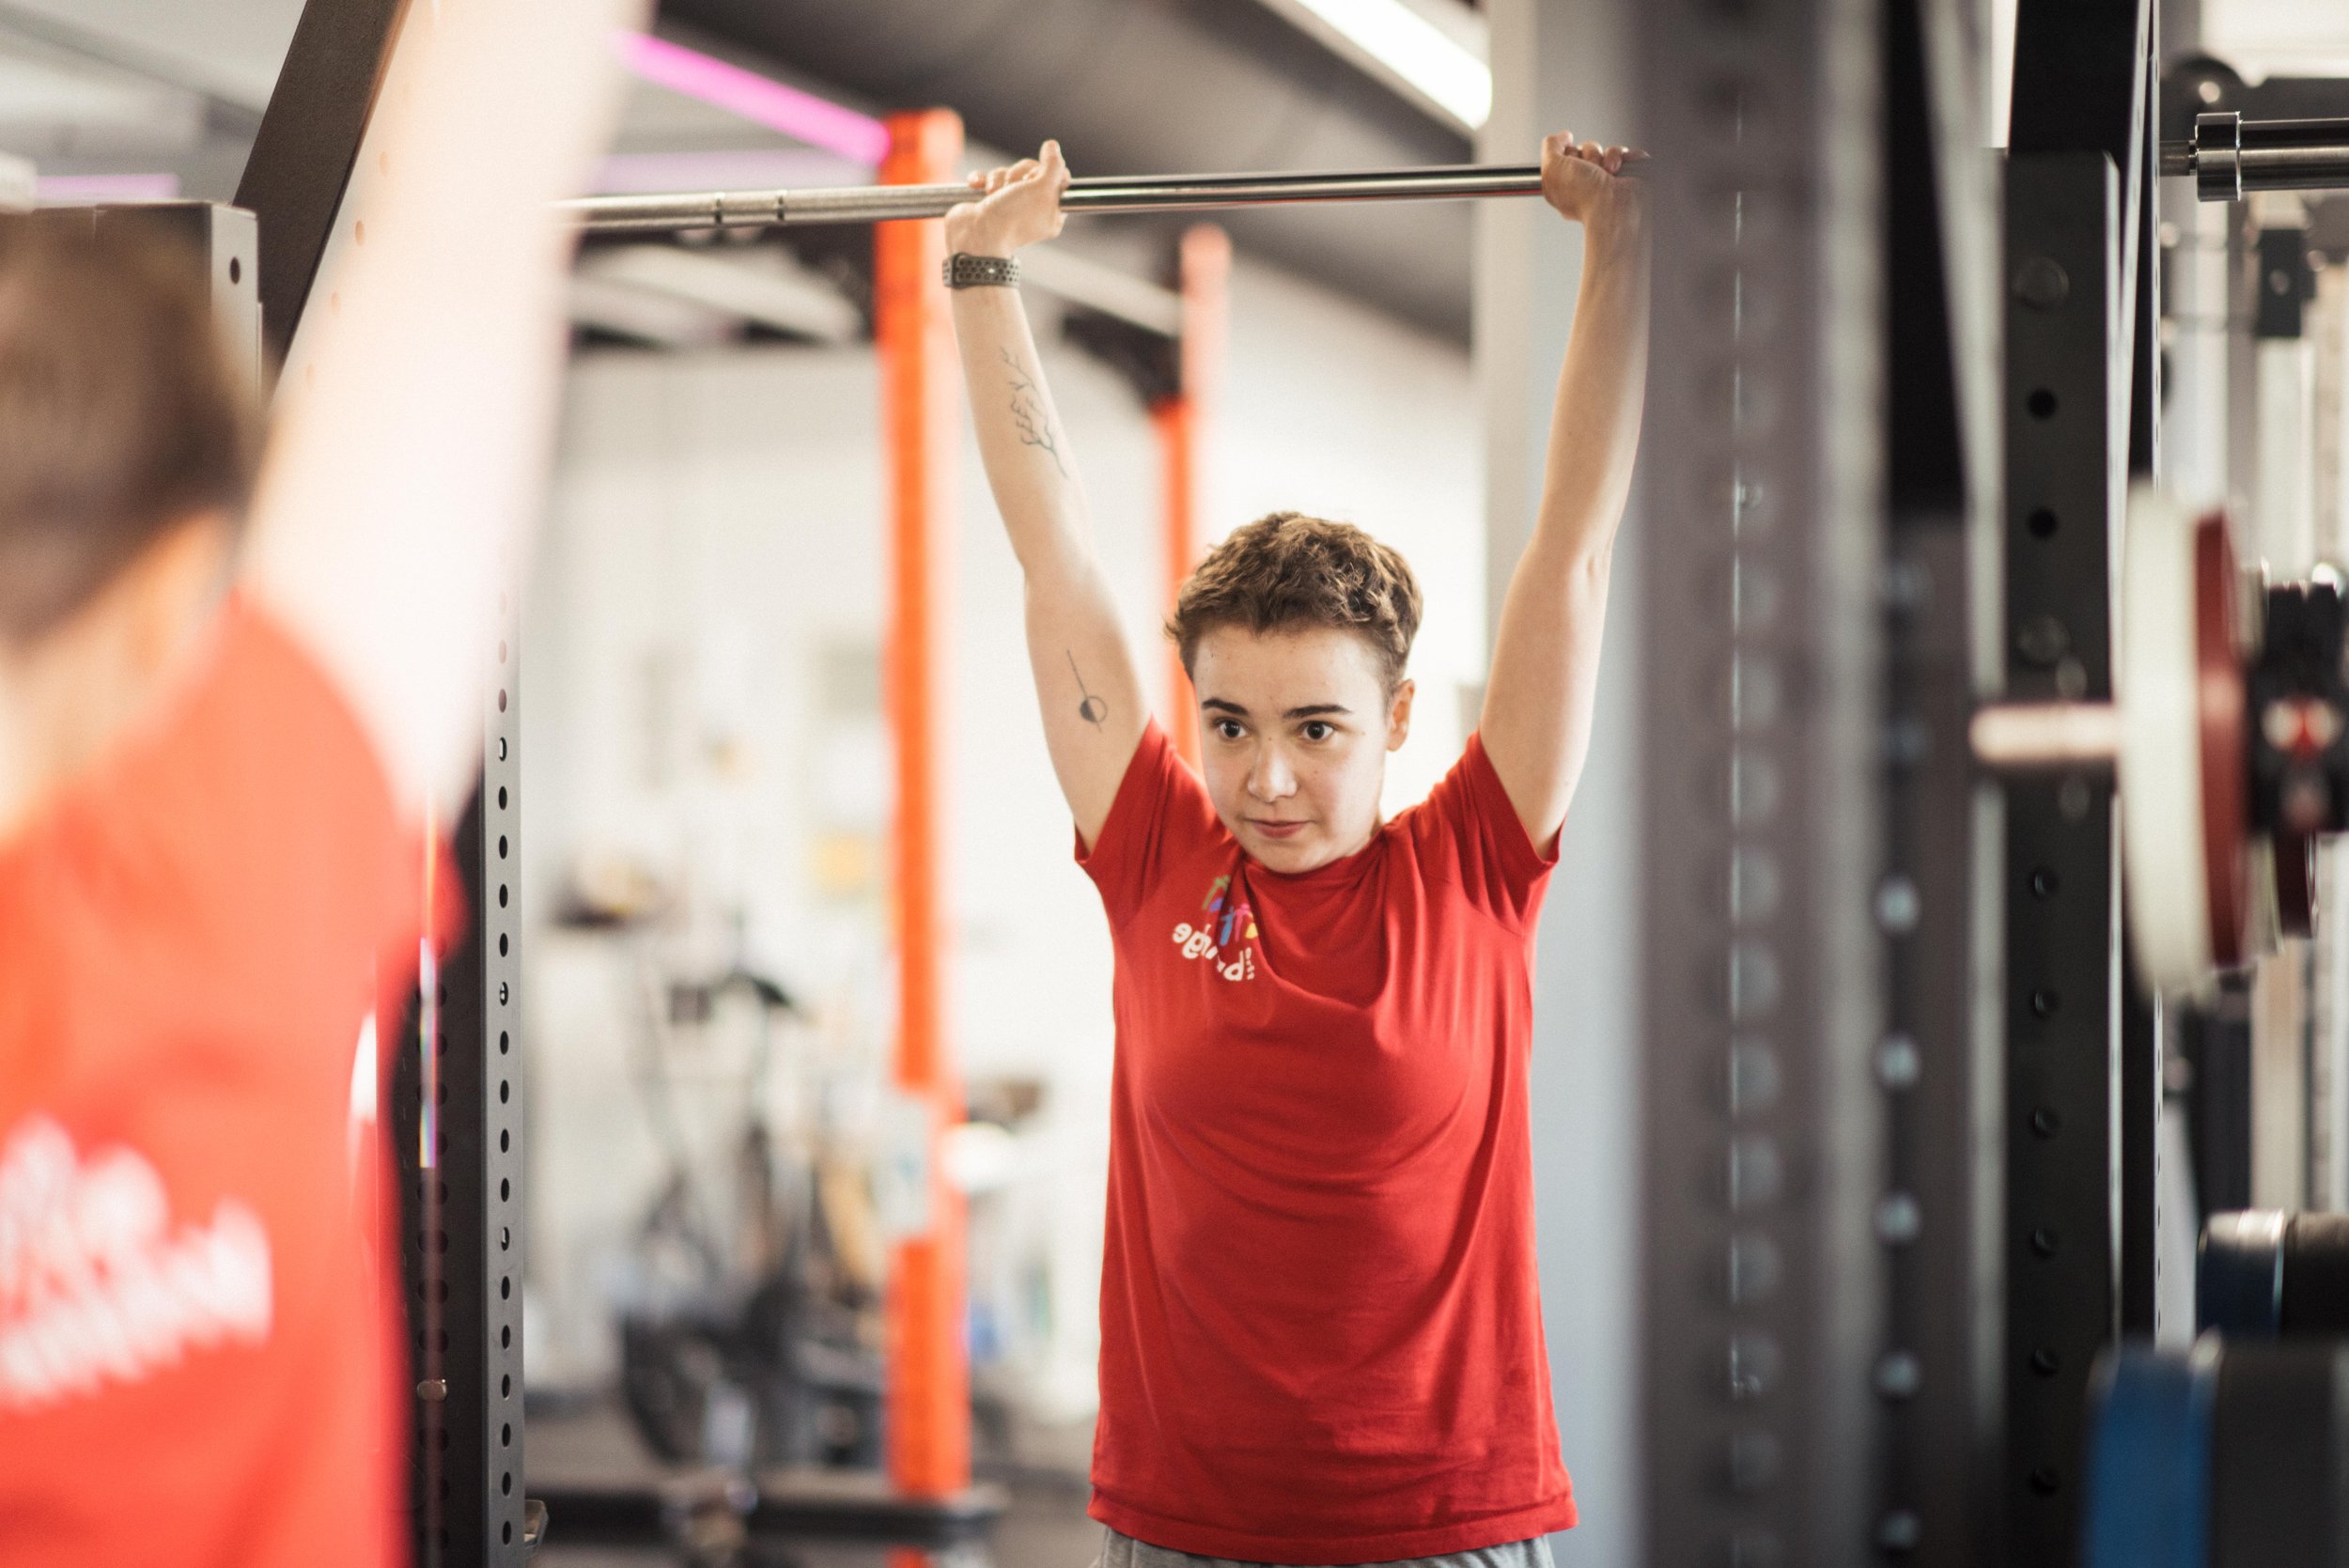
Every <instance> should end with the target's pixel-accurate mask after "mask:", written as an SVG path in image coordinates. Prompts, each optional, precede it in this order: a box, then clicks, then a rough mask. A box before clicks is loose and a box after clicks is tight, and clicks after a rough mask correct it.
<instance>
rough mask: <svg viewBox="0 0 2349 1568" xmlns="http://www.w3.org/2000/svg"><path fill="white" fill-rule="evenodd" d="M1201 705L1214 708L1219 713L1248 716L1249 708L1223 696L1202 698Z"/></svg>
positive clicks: (1241, 716)
mask: <svg viewBox="0 0 2349 1568" xmlns="http://www.w3.org/2000/svg"><path fill="white" fill-rule="evenodd" d="M1199 706H1201V707H1211V708H1214V709H1215V710H1216V711H1217V712H1219V713H1233V714H1237V715H1238V716H1239V717H1240V718H1242V719H1245V718H1247V717H1248V710H1247V709H1246V708H1244V707H1242V706H1239V704H1237V703H1231V702H1225V701H1224V700H1223V699H1222V698H1221V697H1205V698H1202V699H1201V700H1200V703H1199Z"/></svg>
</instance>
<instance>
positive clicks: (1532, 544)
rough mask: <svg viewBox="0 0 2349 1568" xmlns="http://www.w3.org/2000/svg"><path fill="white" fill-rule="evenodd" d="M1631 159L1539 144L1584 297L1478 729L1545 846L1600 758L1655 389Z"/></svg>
mask: <svg viewBox="0 0 2349 1568" xmlns="http://www.w3.org/2000/svg"><path fill="white" fill-rule="evenodd" d="M1625 157H1626V152H1625V149H1624V148H1622V147H1600V146H1598V145H1597V144H1596V143H1593V142H1585V143H1582V144H1579V145H1577V144H1576V142H1575V141H1574V139H1573V137H1572V136H1570V135H1561V136H1552V137H1550V138H1549V139H1548V140H1547V141H1545V142H1544V143H1543V144H1542V194H1544V195H1545V196H1546V197H1547V198H1548V201H1549V204H1550V205H1551V206H1552V207H1554V208H1556V209H1557V210H1559V212H1560V213H1562V214H1563V215H1564V216H1565V217H1567V218H1570V219H1575V220H1578V221H1579V222H1580V223H1581V225H1582V235H1583V239H1582V287H1581V291H1580V292H1579V294H1578V295H1577V296H1576V299H1575V307H1574V334H1573V338H1572V340H1571V341H1570V342H1569V343H1568V344H1567V346H1566V362H1565V365H1564V366H1563V368H1562V369H1561V370H1560V371H1559V373H1558V400H1557V405H1556V408H1555V409H1554V411H1552V413H1551V415H1550V427H1549V458H1548V464H1547V467H1546V469H1545V472H1544V475H1543V481H1542V504H1541V511H1540V513H1539V514H1538V516H1537V517H1536V519H1535V520H1534V524H1533V536H1532V539H1531V541H1529V542H1528V543H1527V545H1526V547H1525V553H1524V555H1523V556H1521V557H1520V558H1519V559H1518V561H1517V571H1516V572H1515V573H1514V574H1513V575H1512V576H1511V578H1510V580H1509V594H1508V598H1507V599H1506V600H1505V601H1504V602H1503V604H1502V606H1501V629H1500V634H1499V635H1498V636H1497V637H1496V638H1495V639H1494V642H1493V666H1492V675H1491V678H1490V680H1489V681H1488V682H1487V683H1486V688H1485V713H1484V719H1483V721H1482V724H1481V730H1482V734H1483V736H1484V741H1485V753H1486V755H1487V756H1488V757H1490V758H1491V759H1492V765H1493V770H1494V771H1495V772H1496V773H1498V774H1499V775H1500V776H1501V786H1502V787H1503V788H1504V789H1506V790H1507V791H1508V793H1509V800H1510V802H1511V803H1512V804H1513V805H1515V806H1516V807H1517V815H1518V817H1519V818H1520V819H1521V820H1522V821H1523V822H1524V823H1525V831H1527V832H1528V833H1530V834H1532V838H1533V842H1534V843H1535V844H1537V845H1542V846H1548V843H1549V841H1550V839H1551V838H1552V837H1554V836H1555V835H1556V833H1557V831H1558V830H1559V828H1560V827H1561V826H1562V825H1563V823H1564V822H1565V819H1566V804H1567V802H1568V801H1569V800H1571V799H1572V798H1573V795H1574V786H1575V782H1576V781H1577V780H1578V779H1579V778H1580V776H1581V773H1582V763H1583V759H1584V758H1585V757H1586V756H1588V755H1589V753H1590V749H1591V710H1592V706H1593V703H1594V701H1595V696H1596V692H1597V687H1598V655H1599V634H1600V632H1601V630H1602V629H1603V628H1604V627H1605V624H1606V620H1607V579H1608V574H1609V571H1610V567H1611V566H1612V564H1613V560H1614V548H1615V528H1616V525H1617V524H1618V523H1620V522H1621V521H1622V520H1623V508H1624V502H1625V500H1626V497H1627V496H1628V495H1629V493H1630V487H1631V464H1632V458H1633V456H1634V455H1635V454H1636V453H1637V451H1638V449H1639V444H1640V410H1641V401H1642V399H1643V396H1644V391H1645V387H1646V382H1647V335H1648V236H1647V222H1646V214H1645V210H1644V208H1643V205H1642V197H1641V193H1640V187H1639V181H1638V180H1636V179H1625V178H1622V177H1621V176H1620V174H1619V171H1620V170H1621V168H1622V166H1623V163H1624V159H1625Z"/></svg>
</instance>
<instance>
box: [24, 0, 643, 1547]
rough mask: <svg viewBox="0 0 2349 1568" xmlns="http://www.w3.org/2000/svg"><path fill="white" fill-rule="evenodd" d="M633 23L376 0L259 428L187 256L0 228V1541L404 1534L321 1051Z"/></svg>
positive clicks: (506, 474) (370, 935)
mask: <svg viewBox="0 0 2349 1568" xmlns="http://www.w3.org/2000/svg"><path fill="white" fill-rule="evenodd" d="M640 11H641V4H639V3H637V0H443V3H442V4H438V5H434V6H430V7H426V6H417V7H413V8H410V10H409V13H408V17H407V21H406V23H405V24H404V25H405V27H406V28H407V30H408V32H407V36H405V37H403V39H402V40H401V44H400V51H399V58H398V62H397V65H396V66H395V69H394V70H393V73H392V75H391V77H390V78H389V80H388V85H387V86H386V89H385V91H384V93H383V96H382V100H381V103H380V104H379V109H378V121H379V123H378V126H377V129H376V139H375V140H373V141H371V143H370V153H371V155H372V156H371V162H373V163H375V164H376V167H375V169H374V170H373V171H371V174H372V175H373V176H374V177H377V178H376V188H375V190H374V191H373V193H372V194H371V195H370V196H369V198H368V202H369V207H368V211H367V213H366V228H365V230H364V232H363V233H360V234H357V235H355V236H354V237H353V238H354V240H355V241H356V242H354V243H352V244H350V246H349V247H348V248H347V249H346V250H344V251H343V252H342V253H341V256H340V260H339V261H338V262H337V263H336V264H335V266H334V269H333V270H331V271H330V272H327V273H326V274H323V275H321V277H320V279H319V283H318V285H317V287H316V289H315V294H316V296H317V298H318V299H319V302H320V304H319V307H318V311H317V312H316V313H315V315H314V319H313V321H312V323H311V326H310V329H309V332H310V336H309V337H308V338H306V339H305V344H306V349H307V351H305V354H304V360H305V370H304V374H303V377H302V380H301V382H300V384H299V385H298V386H296V387H294V388H292V389H290V392H291V396H288V397H286V398H282V399H281V400H280V404H279V407H278V411H277V416H276V419H275V423H274V427H273V428H272V429H271V430H270V431H269V433H268V439H267V441H266V442H265V443H263V442H259V441H258V440H257V433H258V432H257V411H256V410H255V408H254V407H253V405H252V400H251V393H250V389H247V388H244V387H241V385H240V384H239V382H238V378H237V376H236V375H235V373H234V372H233V370H232V369H231V368H230V366H229V365H228V363H227V361H226V358H225V356H224V354H223V352H222V349H221V346H220V338H219V335H218V329H217V328H216V326H215V325H214V323H213V321H212V318H211V314H210V302H209V299H208V296H207V292H206V288H205V286H204V284H203V282H202V279H201V276H200V272H199V270H198V269H196V268H195V267H194V265H193V262H192V259H191V258H190V257H188V256H183V255H179V254H177V253H174V252H172V251H171V250H169V249H168V248H167V247H161V246H158V245H157V244H156V243H155V242H154V241H136V240H133V239H130V238H126V237H124V236H122V235H121V234H119V233H116V232H112V231H111V230H107V231H101V232H93V231H92V230H91V229H90V228H89V227H88V226H87V225H78V226H76V225H65V224H62V223H60V222H59V221H57V220H56V219H54V218H17V219H8V220H4V221H0V1560H5V1561H7V1562H8V1563H10V1564H12V1565H14V1564H31V1563H91V1564H97V1563H103V1564H109V1565H112V1564H123V1563H131V1562H138V1561H150V1560H170V1561H173V1562H176V1563H190V1564H213V1563H217V1564H229V1563H235V1564H240V1565H257V1564H288V1565H291V1564H296V1563H301V1564H317V1563H324V1562H334V1563H348V1564H384V1563H395V1562H397V1561H399V1560H402V1559H404V1557H405V1555H406V1553H405V1545H404V1542H405V1536H406V1529H405V1527H404V1525H403V1524H402V1523H401V1522H400V1515H401V1513H402V1511H403V1510H404V1506H405V1497H404V1493H405V1488H404V1486H403V1485H402V1484H401V1479H400V1456H401V1455H402V1453H403V1451H404V1444H403V1442H402V1440H401V1432H402V1422H403V1411H404V1403H403V1402H402V1401H400V1400H399V1399H398V1398H397V1377H398V1368H399V1364H400V1354H401V1353H400V1348H399V1335H398V1328H397V1324H398V1304H397V1296H396V1295H394V1294H393V1293H392V1291H391V1290H390V1289H389V1288H387V1285H386V1282H385V1281H383V1279H382V1278H381V1274H380V1272H379V1271H378V1270H377V1269H376V1268H375V1267H374V1265H373V1262H372V1260H374V1259H376V1258H379V1257H380V1256H381V1255H382V1253H381V1250H382V1249H383V1248H384V1246H385V1244H386V1241H387V1239H388V1238H387V1237H385V1236H384V1235H383V1234H381V1229H380V1217H378V1216H377V1215H375V1214H374V1213H372V1212H371V1211H370V1210H369V1209H368V1208H367V1206H366V1203H365V1202H364V1201H363V1200H362V1198H361V1197H360V1196H359V1194H360V1193H361V1191H362V1190H363V1189H364V1186H365V1184H364V1183H363V1182H361V1181H356V1180H354V1174H355V1173H356V1172H366V1173H369V1174H372V1173H373V1172H375V1171H378V1170H380V1169H381V1162H382V1160H383V1158H384V1153H385V1151H384V1150H383V1148H382V1146H381V1141H380V1140H379V1139H378V1138H377V1137H376V1136H375V1134H374V1132H373V1131H372V1128H371V1127H370V1128H369V1129H368V1130H367V1131H366V1134H365V1135H364V1138H363V1139H362V1140H361V1141H360V1142H358V1143H357V1144H354V1142H353V1139H354V1137H355V1136H357V1135H356V1134H354V1130H353V1129H354V1123H353V1120H352V1112H351V1107H352V1102H353V1097H354V1096H353V1088H354V1067H355V1066H357V1067H358V1069H359V1070H360V1071H361V1072H363V1073H364V1072H366V1071H370V1070H371V1067H369V1066H366V1065H364V1064H363V1063H365V1061H366V1058H365V1057H364V1056H363V1055H362V1054H361V1053H360V1051H359V1045H360V1042H361V1038H362V1034H363V1030H364V1028H365V1026H366V1021H367V1019H368V1017H369V1015H370V1013H371V1011H372V1010H373V1009H374V1007H375V1006H376V1003H377V1001H378V999H379V997H381V996H384V995H388V994H390V993H391V992H392V991H393V989H394V988H395V987H397V986H399V985H401V984H404V983H406V982H408V981H409V980H410V978H411V977H412V972H413V967H414V964H415V961H416V946H415V944H416V939H417V934H418V928H419V924H420V920H421V909H420V905H421V902H422V893H421V885H420V884H421V877H420V875H419V873H420V870H421V866H422V860H423V853H424V847H425V846H424V843H423V831H422V825H423V822H424V820H425V815H424V814H425V807H426V803H427V802H428V801H434V800H438V801H449V800H453V799H454V798H455V796H456V794H457V792H458V791H459V790H460V789H461V788H462V786H463V781H464V779H465V776H466V774H467V772H468V770H469V768H471V766H472V765H473V763H474V749H475V748H476V747H477V745H478V743H479V735H480V724H479V719H478V712H479V709H478V706H477V705H478V703H479V701H480V685H479V672H480V670H481V668H482V666H483V663H484V660H483V657H482V656H483V650H484V649H485V647H486V646H487V644H488V642H489V638H490V628H491V626H492V624H493V618H492V612H493V610H494V608H495V600H496V595H497V592H498V576H499V572H500V569H501V563H502V559H503V558H504V557H505V556H506V554H507V552H508V551H511V550H512V549H513V548H514V546H515V545H516V544H517V543H518V542H519V539H518V535H519V533H520V531H521V525H522V524H523V523H524V522H525V521H526V520H528V519H529V518H530V517H531V515H532V513H533V512H534V510H535V508H536V505H537V490H538V488H539V486H540V484H541V481H542V470H543V468H544V455H545V451H546V447H547V444H548V440H549V436H550V431H551V424H552V410H553V404H554V397H555V392H556V383H557V375H558V370H559V366H560V364H561V359H562V352H563V344H564V325H563V316H562V309H561V302H562V289H563V287H564V272H565V262H566V260H567V258H568V251H569V245H570V241H569V237H568V234H567V233H566V231H565V228H564V225H563V224H562V223H561V221H560V219H559V218H558V216H557V214H556V212H555V210H554V209H553V207H552V203H553V202H554V200H555V199H556V198H557V197H558V196H560V195H563V194H568V193H569V192H571V191H574V190H576V189H578V188H579V187H580V185H581V184H582V183H583V179H584V177H585V175H586V173H587V170H588V163H589V160H590V158H591V157H592V156H593V155H594V154H595V153H596V152H597V151H599V150H600V147H601V144H602V141H603V138H604V134H605V132H606V131H607V129H608V125H609V120H610V116H611V113H612V107H613V100H614V71H613V70H611V69H610V63H609V51H608V38H609V34H610V32H611V30H612V29H613V28H614V27H615V26H618V25H620V24H622V23H624V22H627V21H630V20H632V19H634V18H635V17H636V16H637V15H638V13H639V12H640ZM492 146H493V147H496V149H497V154H496V156H495V157H494V158H490V157H485V156H483V153H482V149H483V148H484V147H492ZM330 301H331V303H328V302H330ZM367 1087H371V1085H369V1086H367Z"/></svg>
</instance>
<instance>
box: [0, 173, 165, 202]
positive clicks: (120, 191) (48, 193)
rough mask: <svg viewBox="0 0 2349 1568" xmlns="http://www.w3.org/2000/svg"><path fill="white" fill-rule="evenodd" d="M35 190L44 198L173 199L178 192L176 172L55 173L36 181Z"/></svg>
mask: <svg viewBox="0 0 2349 1568" xmlns="http://www.w3.org/2000/svg"><path fill="white" fill-rule="evenodd" d="M33 194H35V195H36V196H37V197H39V199H40V200H42V201H58V202H82V201H96V202H106V201H174V200H177V199H178V198H179V176H178V175H176V174H55V175H50V174H45V175H42V176H41V177H40V178H39V179H36V180H34V181H33Z"/></svg>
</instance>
